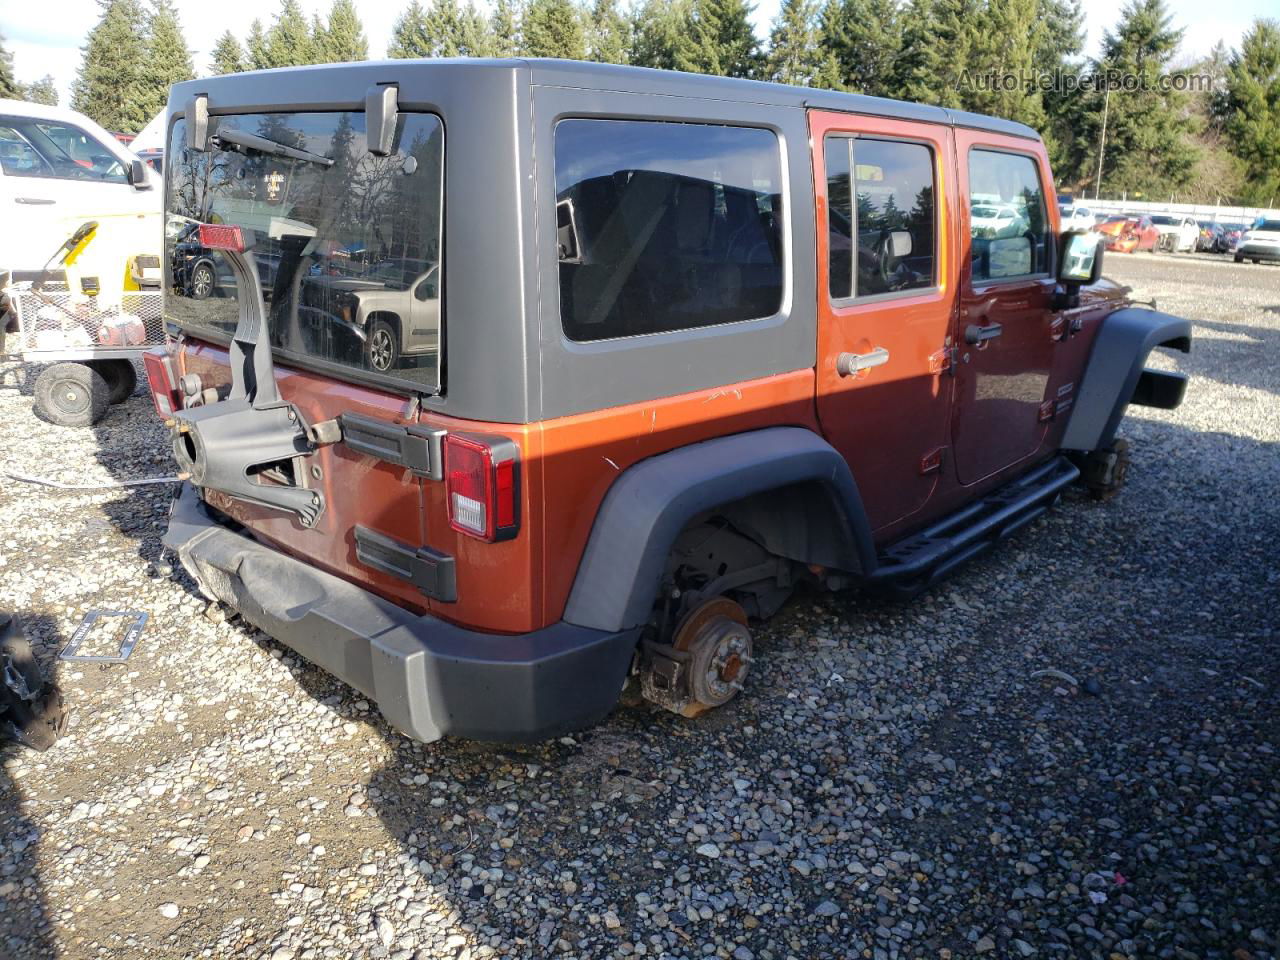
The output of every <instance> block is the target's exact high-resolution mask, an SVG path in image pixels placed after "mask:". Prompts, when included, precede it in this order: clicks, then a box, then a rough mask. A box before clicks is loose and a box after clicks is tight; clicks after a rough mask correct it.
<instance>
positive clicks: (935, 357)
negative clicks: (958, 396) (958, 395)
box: [929, 345, 956, 375]
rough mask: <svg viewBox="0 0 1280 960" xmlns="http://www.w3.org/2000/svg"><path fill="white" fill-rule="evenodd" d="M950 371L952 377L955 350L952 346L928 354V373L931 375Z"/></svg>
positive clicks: (954, 364) (954, 365) (954, 368)
mask: <svg viewBox="0 0 1280 960" xmlns="http://www.w3.org/2000/svg"><path fill="white" fill-rule="evenodd" d="M948 370H949V371H951V373H952V374H953V375H954V374H955V371H956V348H955V347H953V346H950V345H948V346H945V347H943V348H942V349H941V350H937V351H934V352H933V353H931V354H929V372H930V373H932V374H938V373H946V372H947V371H948Z"/></svg>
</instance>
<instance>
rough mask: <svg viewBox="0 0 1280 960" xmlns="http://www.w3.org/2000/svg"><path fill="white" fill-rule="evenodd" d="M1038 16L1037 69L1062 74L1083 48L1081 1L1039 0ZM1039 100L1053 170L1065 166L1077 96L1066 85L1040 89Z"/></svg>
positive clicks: (1072, 63) (1071, 66)
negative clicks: (1041, 90) (1043, 116)
mask: <svg viewBox="0 0 1280 960" xmlns="http://www.w3.org/2000/svg"><path fill="white" fill-rule="evenodd" d="M1040 18H1041V24H1042V28H1043V29H1042V30H1041V37H1040V48H1039V50H1038V51H1037V52H1036V58H1035V67H1036V70H1037V71H1039V72H1040V73H1041V74H1044V75H1052V74H1057V75H1058V76H1062V75H1064V74H1066V73H1067V72H1068V71H1070V70H1072V69H1073V67H1074V65H1075V63H1076V58H1077V57H1078V55H1079V54H1080V51H1081V50H1083V49H1084V12H1083V10H1082V9H1081V6H1080V0H1040ZM1041 100H1042V101H1043V104H1044V113H1045V121H1044V127H1043V128H1042V129H1041V134H1042V136H1043V137H1044V142H1045V146H1046V148H1048V151H1049V160H1050V162H1051V163H1052V164H1053V169H1054V170H1065V169H1068V168H1069V167H1070V165H1071V159H1070V158H1071V141H1072V137H1073V132H1072V131H1073V128H1074V127H1075V125H1076V122H1077V116H1076V115H1077V114H1078V112H1079V109H1080V96H1079V94H1078V93H1077V92H1075V91H1071V90H1067V89H1065V88H1061V89H1049V90H1045V91H1043V92H1042V94H1041Z"/></svg>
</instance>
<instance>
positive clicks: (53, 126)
mask: <svg viewBox="0 0 1280 960" xmlns="http://www.w3.org/2000/svg"><path fill="white" fill-rule="evenodd" d="M0 167H2V168H3V169H4V173H5V176H8V177H51V178H53V179H55V180H93V181H99V182H102V181H105V182H107V183H127V182H128V180H129V178H128V174H127V173H126V172H125V169H124V165H123V164H121V163H120V161H119V160H117V159H116V157H115V154H113V153H112V152H111V151H110V150H108V149H107V148H106V147H104V146H103V145H102V144H101V143H99V142H98V141H97V140H96V139H95V138H93V137H91V136H89V134H87V133H85V132H84V131H83V130H81V129H80V128H79V127H73V126H71V125H70V124H66V123H59V122H57V121H54V120H36V119H32V118H29V117H5V118H4V119H3V120H0Z"/></svg>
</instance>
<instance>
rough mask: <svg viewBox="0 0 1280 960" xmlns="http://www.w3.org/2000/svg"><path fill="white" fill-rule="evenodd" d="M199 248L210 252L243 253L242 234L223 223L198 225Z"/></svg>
mask: <svg viewBox="0 0 1280 960" xmlns="http://www.w3.org/2000/svg"><path fill="white" fill-rule="evenodd" d="M200 246H202V247H208V248H209V249H210V250H234V251H235V252H236V253H244V234H243V233H241V232H240V228H239V227H236V226H231V225H230V224H224V223H202V224H200Z"/></svg>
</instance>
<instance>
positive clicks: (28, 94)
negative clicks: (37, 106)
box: [23, 74, 58, 107]
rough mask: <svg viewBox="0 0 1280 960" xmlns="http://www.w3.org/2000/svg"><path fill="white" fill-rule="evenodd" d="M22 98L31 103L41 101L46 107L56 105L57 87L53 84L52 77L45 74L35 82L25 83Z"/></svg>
mask: <svg viewBox="0 0 1280 960" xmlns="http://www.w3.org/2000/svg"><path fill="white" fill-rule="evenodd" d="M23 99H24V100H30V101H31V102H32V103H43V104H44V105H45V106H47V107H56V106H57V105H58V88H57V87H56V86H55V85H54V82H53V77H52V76H51V75H49V74H45V75H44V76H43V77H41V78H40V79H39V80H37V81H36V82H35V83H29V84H27V86H26V88H25V89H24V90H23Z"/></svg>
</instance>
